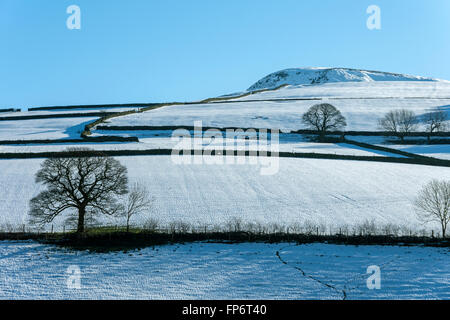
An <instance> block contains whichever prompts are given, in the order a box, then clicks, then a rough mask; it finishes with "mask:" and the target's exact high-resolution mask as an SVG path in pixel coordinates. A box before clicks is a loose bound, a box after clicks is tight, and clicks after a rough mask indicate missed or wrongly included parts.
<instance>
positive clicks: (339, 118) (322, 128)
mask: <svg viewBox="0 0 450 320" xmlns="http://www.w3.org/2000/svg"><path fill="white" fill-rule="evenodd" d="M302 120H303V123H304V124H305V125H306V126H307V127H309V128H311V129H313V130H317V131H318V132H319V135H320V138H321V139H322V138H323V137H324V136H325V134H326V132H327V131H329V130H339V129H342V128H344V127H345V126H346V125H347V122H346V121H345V117H344V116H343V115H342V114H341V112H340V111H339V110H338V109H336V107H335V106H333V105H331V104H328V103H322V104H316V105H314V106H312V107H311V108H309V110H308V111H307V112H306V113H304V114H303V117H302Z"/></svg>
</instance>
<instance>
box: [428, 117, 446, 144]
mask: <svg viewBox="0 0 450 320" xmlns="http://www.w3.org/2000/svg"><path fill="white" fill-rule="evenodd" d="M446 121H447V113H446V112H444V111H443V110H435V111H433V112H429V113H427V114H425V115H424V117H423V122H424V124H425V129H426V130H427V132H428V142H430V140H431V136H432V134H433V133H435V132H443V131H445V130H447V128H448V125H447V122H446Z"/></svg>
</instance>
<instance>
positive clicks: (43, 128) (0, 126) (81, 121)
mask: <svg viewBox="0 0 450 320" xmlns="http://www.w3.org/2000/svg"><path fill="white" fill-rule="evenodd" d="M96 119H98V117H86V118H85V117H81V118H53V119H33V120H11V121H0V140H34V139H39V140H41V139H65V138H68V139H69V138H70V139H79V138H80V134H81V132H83V130H84V126H85V125H86V124H88V123H90V122H92V121H94V120H96ZM0 148H1V147H0Z"/></svg>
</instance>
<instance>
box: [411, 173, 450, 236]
mask: <svg viewBox="0 0 450 320" xmlns="http://www.w3.org/2000/svg"><path fill="white" fill-rule="evenodd" d="M415 206H416V208H417V215H418V217H419V219H420V220H422V221H423V222H438V223H439V224H440V225H441V228H442V237H443V238H445V232H446V230H447V225H448V223H449V222H450V181H438V180H433V181H431V182H430V183H428V184H427V185H425V186H424V187H423V188H422V190H421V191H420V192H419V195H418V197H417V199H416V201H415Z"/></svg>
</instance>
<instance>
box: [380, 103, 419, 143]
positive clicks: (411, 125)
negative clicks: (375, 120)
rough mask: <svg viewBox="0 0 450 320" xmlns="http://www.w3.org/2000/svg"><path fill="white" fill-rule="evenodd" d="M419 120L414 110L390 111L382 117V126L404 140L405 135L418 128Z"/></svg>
mask: <svg viewBox="0 0 450 320" xmlns="http://www.w3.org/2000/svg"><path fill="white" fill-rule="evenodd" d="M417 124H418V120H417V117H416V115H415V114H414V112H413V111H410V110H406V109H401V110H394V111H389V112H388V113H386V115H385V116H384V117H383V118H382V119H380V121H379V126H380V128H382V129H384V130H386V131H388V132H390V133H392V134H394V135H396V136H397V137H399V138H400V140H401V141H402V142H403V140H404V137H405V135H407V134H408V133H410V132H413V131H414V130H416V129H417Z"/></svg>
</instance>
